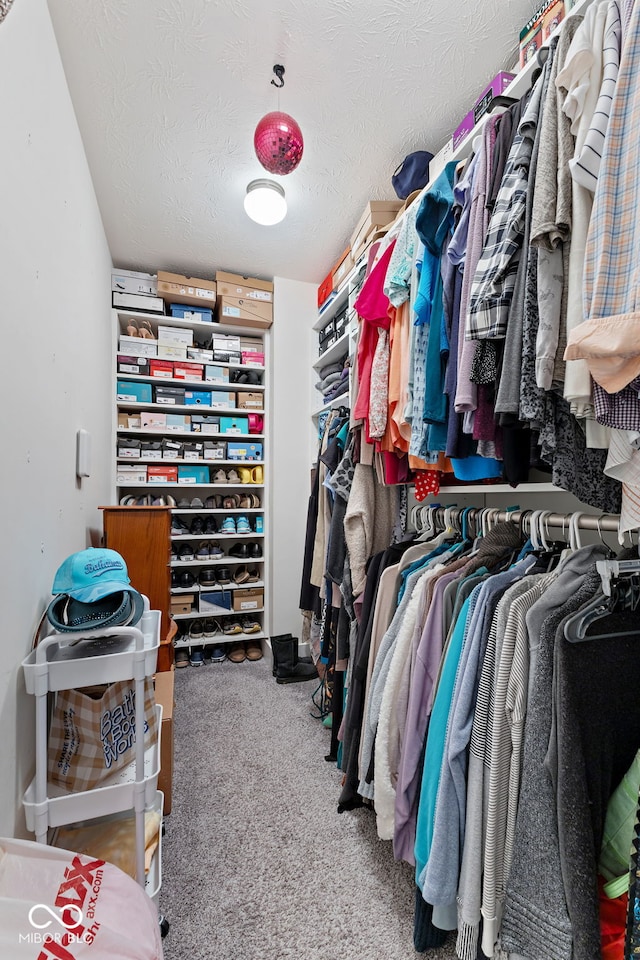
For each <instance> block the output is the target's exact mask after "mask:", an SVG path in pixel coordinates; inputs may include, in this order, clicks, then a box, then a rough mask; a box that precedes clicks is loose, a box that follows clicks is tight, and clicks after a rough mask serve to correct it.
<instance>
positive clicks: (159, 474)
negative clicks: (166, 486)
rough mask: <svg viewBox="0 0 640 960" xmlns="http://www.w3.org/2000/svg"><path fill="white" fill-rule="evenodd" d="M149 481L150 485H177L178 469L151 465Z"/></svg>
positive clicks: (148, 468)
mask: <svg viewBox="0 0 640 960" xmlns="http://www.w3.org/2000/svg"><path fill="white" fill-rule="evenodd" d="M147 481H148V482H149V483H177V482H178V468H177V467H170V466H168V465H167V464H158V465H157V466H156V465H155V464H149V466H148V467H147Z"/></svg>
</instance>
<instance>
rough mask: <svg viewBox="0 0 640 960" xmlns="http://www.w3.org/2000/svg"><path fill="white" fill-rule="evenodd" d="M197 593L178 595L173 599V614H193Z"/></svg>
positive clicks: (174, 595)
mask: <svg viewBox="0 0 640 960" xmlns="http://www.w3.org/2000/svg"><path fill="white" fill-rule="evenodd" d="M195 601H196V595H195V593H176V594H173V596H172V597H171V613H193V609H194V604H195Z"/></svg>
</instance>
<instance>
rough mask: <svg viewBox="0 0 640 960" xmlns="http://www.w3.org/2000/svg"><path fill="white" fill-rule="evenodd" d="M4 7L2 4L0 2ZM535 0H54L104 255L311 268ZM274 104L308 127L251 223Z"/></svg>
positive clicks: (457, 112)
mask: <svg viewBox="0 0 640 960" xmlns="http://www.w3.org/2000/svg"><path fill="white" fill-rule="evenodd" d="M0 6H1V0H0ZM537 6H538V0H510V2H508V3H505V2H504V0H485V2H484V3H482V4H470V3H468V2H466V0H425V2H422V3H418V2H415V0H414V2H411V3H407V2H406V0H351V2H349V3H345V2H344V0H322V2H321V3H318V2H312V0H274V2H272V3H264V0H49V7H50V10H51V15H52V19H53V23H54V27H55V31H56V36H57V39H58V43H59V45H60V49H61V53H62V59H63V62H64V65H65V71H66V75H67V81H68V84H69V88H70V91H71V96H72V99H73V103H74V107H75V110H76V115H77V118H78V123H79V126H80V130H81V133H82V137H83V140H84V144H85V149H86V152H87V157H88V160H89V165H90V168H91V172H92V176H93V180H94V183H95V188H96V192H97V196H98V200H99V203H100V207H101V211H102V217H103V220H104V224H105V229H106V233H107V237H108V240H109V244H110V248H111V252H112V254H113V258H114V262H115V263H116V265H118V266H120V267H129V268H134V269H135V268H144V269H156V268H160V269H162V268H164V269H173V270H177V271H179V272H180V273H184V272H186V271H188V272H191V273H194V274H200V275H202V276H205V277H209V276H212V275H213V273H214V271H215V270H216V268H218V269H231V270H235V271H238V272H241V273H250V274H253V275H256V274H257V275H261V276H274V275H277V276H284V277H289V278H292V279H297V280H308V281H313V282H319V281H320V280H321V279H322V278H323V276H324V275H325V274H326V272H327V271H328V269H329V268H330V266H331V264H332V263H333V261H334V260H335V258H336V257H337V255H338V254H339V253H340V252H341V250H342V249H343V248H344V247H345V246H346V244H347V243H348V240H349V237H350V235H351V232H352V230H353V227H354V226H355V223H356V221H357V219H358V217H359V215H360V214H361V212H362V210H363V208H364V205H365V203H366V201H367V200H369V199H383V198H387V197H394V193H393V188H392V187H391V174H392V173H393V171H394V169H395V168H396V166H397V165H398V164H399V163H400V161H401V160H402V159H403V157H404V156H405V155H406V154H407V153H409V152H410V151H412V150H415V149H420V148H426V149H430V150H431V151H432V152H435V151H437V150H438V149H439V148H440V147H441V146H442V144H443V143H444V142H445V140H446V138H447V137H448V136H449V135H450V134H451V133H452V132H453V130H454V128H455V127H456V126H457V124H458V123H459V121H460V120H461V119H462V117H463V116H464V115H465V113H466V112H467V111H468V110H469V109H470V108H471V106H472V105H473V102H474V100H475V99H476V97H477V96H478V95H479V94H480V92H481V91H482V89H483V87H484V86H486V84H487V83H488V82H489V80H490V79H491V78H492V77H493V75H494V74H495V73H496V72H497V71H498V70H501V69H505V68H507V67H508V66H509V65H511V64H512V63H513V62H514V60H515V58H516V50H517V40H518V32H519V30H520V27H521V26H522V25H523V23H524V22H525V21H526V20H527V18H528V17H529V16H530V15H531V13H532V12H533V11H534V10H535V9H536V8H537ZM274 63H283V64H284V65H285V67H286V74H285V87H284V89H283V90H282V91H281V92H280V97H279V99H280V103H279V106H280V108H281V109H282V110H285V111H286V112H287V113H290V114H291V115H292V116H294V117H295V119H296V120H297V121H298V123H299V124H300V126H301V128H302V132H303V135H304V138H305V152H304V156H303V159H302V162H301V164H300V166H299V168H298V169H297V170H296V171H295V172H294V173H293V174H291V175H289V176H288V177H284V178H282V180H281V182H282V185H283V186H284V188H285V190H286V193H287V200H288V203H289V213H288V215H287V217H286V218H285V220H284V221H283V222H282V223H281V224H279V225H277V226H275V227H269V228H266V227H259V226H257V225H255V224H253V223H252V222H251V221H250V220H249V219H248V217H247V216H246V214H245V213H244V210H243V206H242V201H243V198H244V192H245V187H246V184H247V183H248V182H249V181H250V180H251V179H253V178H255V177H259V176H262V175H266V173H265V171H263V169H262V167H261V166H260V164H259V163H258V161H257V159H256V157H255V155H254V152H253V131H254V129H255V125H256V123H257V122H258V120H259V119H260V117H261V116H263V114H265V113H267V112H269V111H270V110H274V109H277V108H278V92H277V91H276V88H275V87H272V86H271V84H270V80H271V78H272V76H273V74H272V72H271V71H272V67H273V64H274Z"/></svg>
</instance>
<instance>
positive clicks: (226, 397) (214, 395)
mask: <svg viewBox="0 0 640 960" xmlns="http://www.w3.org/2000/svg"><path fill="white" fill-rule="evenodd" d="M210 396H211V403H210V406H212V407H213V408H214V410H235V407H236V395H235V393H227V392H226V391H225V392H224V393H222V392H220V391H218V390H215V391H212V392H211V395H210Z"/></svg>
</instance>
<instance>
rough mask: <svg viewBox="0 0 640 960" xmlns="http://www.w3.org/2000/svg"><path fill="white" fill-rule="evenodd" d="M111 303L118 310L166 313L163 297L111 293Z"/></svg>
mask: <svg viewBox="0 0 640 960" xmlns="http://www.w3.org/2000/svg"><path fill="white" fill-rule="evenodd" d="M111 304H112V306H114V307H115V308H116V310H133V311H135V312H136V313H138V312H139V313H160V314H163V313H164V300H162V298H161V297H150V296H144V295H141V294H138V293H118V292H116V291H115V290H114V291H113V293H112V294H111Z"/></svg>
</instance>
